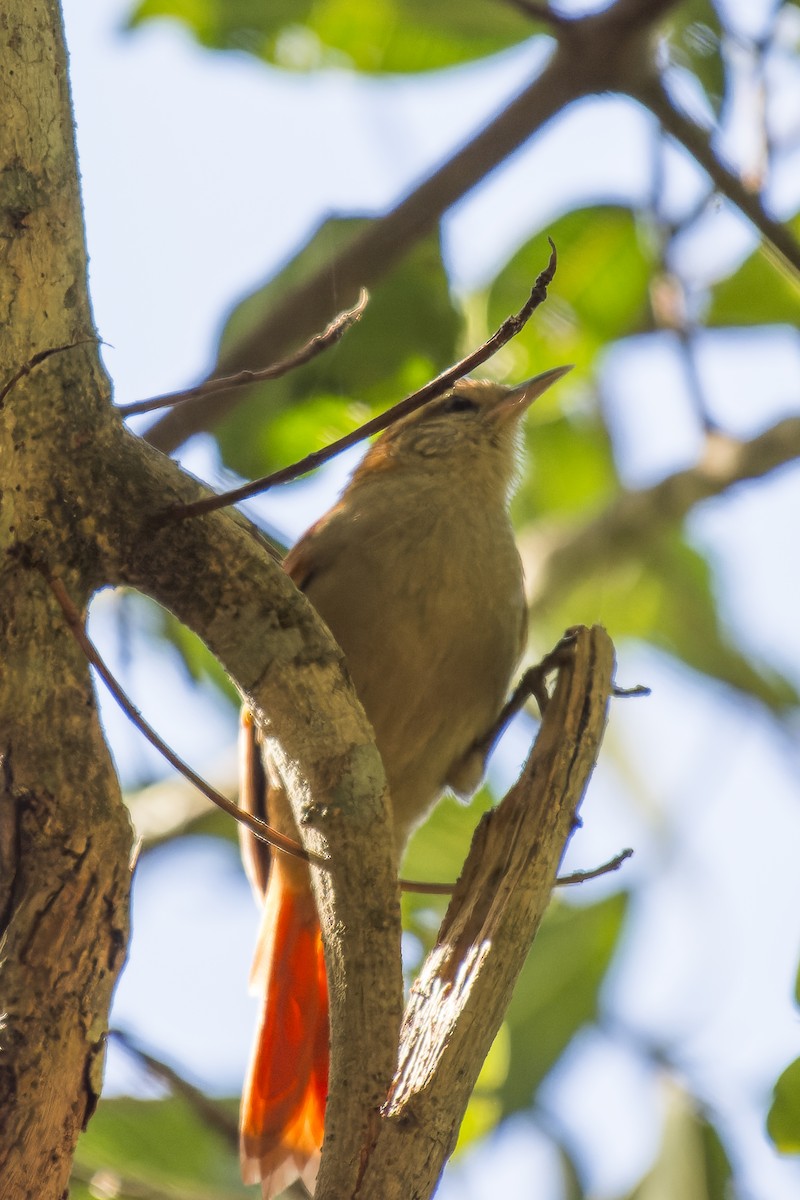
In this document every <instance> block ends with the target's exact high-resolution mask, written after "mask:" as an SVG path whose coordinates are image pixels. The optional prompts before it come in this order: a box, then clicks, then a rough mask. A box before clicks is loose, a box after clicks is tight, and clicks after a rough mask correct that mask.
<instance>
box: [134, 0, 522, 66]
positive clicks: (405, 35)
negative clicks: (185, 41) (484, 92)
mask: <svg viewBox="0 0 800 1200" xmlns="http://www.w3.org/2000/svg"><path fill="white" fill-rule="evenodd" d="M157 17H170V18H172V19H174V20H177V21H181V22H182V23H183V24H184V25H186V26H187V27H188V28H189V30H190V31H191V32H192V33H193V34H194V36H195V37H196V38H197V40H198V41H199V42H200V43H201V44H202V45H204V46H208V47H209V48H211V49H216V50H246V51H247V52H248V53H250V54H254V55H257V56H258V57H260V58H263V59H265V60H266V61H267V62H270V63H274V64H275V66H278V67H282V68H284V69H285V70H295V71H297V70H300V71H309V70H315V69H318V68H321V67H331V66H334V67H352V68H354V69H356V70H359V71H366V72H378V71H387V72H388V71H391V72H408V71H430V70H434V69H439V68H442V67H447V66H452V65H454V64H456V63H461V62H468V61H470V60H472V59H476V58H484V57H485V56H486V55H489V54H494V53H496V52H497V51H499V50H504V49H507V48H508V47H509V46H514V45H516V44H517V43H519V42H522V41H524V40H525V39H526V38H529V37H530V36H531V34H532V33H534V32H536V31H537V30H541V29H543V28H545V27H544V26H543V25H542V24H541V22H538V21H535V20H532V19H531V18H530V17H528V16H526V15H523V14H522V13H520V12H518V11H517V10H516V9H514V7H513V6H512V5H510V4H506V5H495V4H489V5H487V4H486V3H484V2H483V0H437V3H436V4H429V3H427V2H426V0H370V3H369V4H364V3H363V2H362V0H315V2H312V0H296V2H295V3H289V2H288V0H282V2H281V0H272V2H271V3H269V4H265V3H264V2H263V0H140V3H139V4H138V5H137V7H136V8H135V9H134V12H133V14H132V15H131V17H130V21H129V26H131V27H133V26H136V25H139V24H141V23H143V22H144V21H147V20H152V19H153V18H157Z"/></svg>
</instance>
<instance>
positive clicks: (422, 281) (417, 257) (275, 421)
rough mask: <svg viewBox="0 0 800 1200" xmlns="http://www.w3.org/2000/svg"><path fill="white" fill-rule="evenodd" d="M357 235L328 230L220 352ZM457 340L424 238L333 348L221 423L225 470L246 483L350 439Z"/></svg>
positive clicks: (249, 308) (457, 325)
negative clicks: (345, 437) (350, 434)
mask: <svg viewBox="0 0 800 1200" xmlns="http://www.w3.org/2000/svg"><path fill="white" fill-rule="evenodd" d="M363 227H364V222H363V221H361V220H331V221H327V222H325V224H324V225H322V226H321V227H320V228H319V229H318V230H317V231H316V233H314V235H313V236H312V237H311V238H310V240H309V241H308V242H307V243H306V245H305V246H303V247H302V249H301V250H300V251H299V253H298V254H296V255H295V256H294V257H293V258H292V260H291V262H289V263H288V264H287V265H286V267H284V268H283V270H281V271H280V272H279V274H277V275H276V276H275V277H274V278H273V279H271V280H270V282H269V283H268V284H267V285H266V286H265V287H263V288H261V289H260V290H259V291H258V292H256V293H254V294H253V295H251V296H249V297H248V298H247V299H246V300H244V301H243V302H242V303H241V304H240V305H239V306H238V307H237V308H236V309H235V310H234V312H233V313H232V314H231V317H230V318H229V320H228V323H227V325H226V327H225V330H224V332H223V335H222V345H223V347H224V346H226V345H229V344H231V343H233V342H235V341H237V340H239V339H240V338H242V337H244V336H246V335H247V333H248V332H249V331H250V330H251V329H252V328H253V327H254V326H256V325H258V324H259V323H260V322H261V320H262V319H263V317H264V315H265V314H266V313H268V312H271V311H275V310H279V309H280V306H281V304H282V302H283V299H284V297H285V296H286V294H287V292H289V291H291V290H292V289H293V288H294V287H296V286H297V285H298V284H299V283H300V282H302V281H304V280H305V279H307V278H308V277H309V276H310V275H311V274H312V273H314V272H315V271H316V270H317V269H318V268H319V265H320V264H321V263H327V262H330V261H331V259H332V258H333V257H334V255H335V253H336V252H337V250H339V249H340V248H341V247H342V246H343V245H344V244H346V243H347V242H348V241H350V240H351V239H352V238H353V236H354V235H355V234H357V233H358V232H359V231H360V230H361V229H362V228H363ZM460 331H461V316H460V313H458V312H457V311H456V309H455V307H454V305H453V302H452V299H451V296H450V289H449V283H448V279H447V275H446V273H445V270H444V266H443V264H442V259H441V253H440V249H439V241H438V237H428V238H425V239H424V240H423V241H421V242H418V243H417V245H416V246H415V247H414V249H413V250H412V251H411V253H410V254H408V255H407V256H406V257H405V258H404V259H403V261H402V263H400V264H399V265H398V266H397V267H396V268H395V269H394V270H393V271H391V272H390V274H389V275H388V276H387V277H386V278H385V279H384V280H383V281H382V282H381V283H380V284H378V286H377V287H375V288H374V290H373V291H372V293H371V295H370V302H369V304H368V306H367V309H366V312H365V313H364V315H363V316H362V318H361V320H360V321H359V322H358V324H357V325H356V326H355V327H354V328H352V329H350V330H349V331H348V332H347V333H346V334H345V336H344V338H343V339H342V341H341V342H339V343H338V345H336V346H335V347H333V348H331V349H330V350H328V351H326V352H325V353H324V354H322V355H320V356H319V357H318V358H316V359H314V360H313V361H312V362H310V363H308V364H306V365H305V366H304V367H300V368H299V369H298V370H296V371H292V372H291V373H290V374H289V375H286V376H284V377H283V378H282V379H277V380H273V381H272V382H270V383H266V384H262V385H261V386H260V387H257V388H254V389H253V390H252V393H251V395H250V397H249V398H248V400H247V402H246V403H244V404H241V405H239V406H238V408H237V409H236V411H235V412H234V413H233V415H232V416H230V417H228V418H227V419H226V420H225V421H223V422H222V423H221V425H220V426H219V427H218V429H217V430H216V433H217V437H218V440H219V445H220V450H221V453H222V455H223V458H224V460H225V462H226V464H227V465H228V466H229V467H231V468H232V469H233V470H235V471H238V472H239V473H240V474H242V475H245V476H247V477H250V478H252V477H255V476H257V475H262V474H265V473H266V472H267V471H269V470H271V469H273V468H274V467H276V466H280V465H283V464H285V463H286V462H287V461H289V462H291V461H294V460H295V459H297V458H299V457H300V456H301V455H303V454H305V453H307V452H308V451H310V450H314V449H318V448H319V447H320V446H321V445H325V444H326V443H327V442H328V441H330V440H332V439H333V438H334V437H338V436H340V435H341V434H343V433H346V432H349V431H350V430H351V429H354V428H356V427H357V426H358V425H359V424H361V423H363V421H365V420H366V419H367V418H368V417H369V416H370V415H371V413H372V411H374V410H377V409H380V408H386V407H388V406H389V405H390V404H392V403H394V402H395V401H397V400H400V399H402V397H403V396H404V395H405V394H406V393H407V392H410V391H413V390H414V389H415V388H417V387H420V386H421V385H422V384H423V383H425V382H427V380H428V379H429V378H431V376H433V375H435V374H437V373H438V371H440V370H441V369H442V368H443V367H445V366H448V365H449V364H450V363H451V362H452V361H454V359H455V358H456V357H457V349H458V340H459V335H460ZM306 405H308V406H309V408H308V411H307V412H306V413H305V414H304V413H303V408H304V406H306Z"/></svg>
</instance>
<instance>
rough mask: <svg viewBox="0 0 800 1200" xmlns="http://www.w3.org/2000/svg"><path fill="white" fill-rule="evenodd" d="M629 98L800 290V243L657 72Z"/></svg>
mask: <svg viewBox="0 0 800 1200" xmlns="http://www.w3.org/2000/svg"><path fill="white" fill-rule="evenodd" d="M627 90H628V94H629V95H630V96H631V97H632V98H633V99H634V100H638V101H639V103H640V104H643V105H644V106H645V108H649V109H650V112H652V114H653V115H654V116H655V117H656V118H657V119H658V121H659V122H660V124H661V126H662V127H663V128H664V129H665V130H666V132H667V133H669V134H671V136H672V137H673V138H675V140H676V141H677V142H679V143H680V144H681V145H682V146H683V147H684V149H685V150H688V151H689V153H690V154H691V155H692V157H693V158H694V159H695V161H696V162H697V163H699V165H700V166H701V167H702V168H703V170H704V171H705V172H706V173H707V174H708V176H709V177H710V179H711V182H712V183H713V184H714V187H715V188H716V189H717V191H719V192H721V193H722V195H723V196H726V197H727V199H728V200H730V201H731V203H732V204H735V205H736V207H737V208H738V209H739V211H740V212H741V213H743V214H744V216H745V217H747V219H748V220H749V221H751V222H752V224H753V225H754V226H755V227H756V229H757V230H758V231H759V233H760V234H761V236H762V237H763V238H764V239H765V240H766V242H767V243H768V245H769V246H771V247H772V248H773V249H774V251H775V253H776V255H777V256H778V258H779V260H780V262H781V263H782V265H783V266H784V268H785V270H786V271H787V272H788V273H789V275H790V276H791V277H792V278H793V279H794V281H795V283H796V284H797V285H798V286H800V243H798V241H797V239H796V238H795V237H793V236H792V233H791V231H790V230H789V229H788V228H787V226H786V225H782V224H781V222H780V221H776V220H775V218H774V217H771V216H770V215H769V213H768V212H767V210H766V209H765V208H764V205H763V202H762V200H761V196H760V195H759V193H758V192H756V191H752V190H751V189H749V188H747V187H746V186H745V185H744V183H743V182H742V180H741V179H740V178H739V176H738V175H736V174H734V172H733V171H731V170H730V168H729V167H727V166H726V165H725V164H724V163H723V162H722V161H721V160H720V158H719V157H718V155H717V153H716V151H715V150H714V149H713V147H712V145H711V139H710V136H709V134H708V132H707V131H706V130H705V129H703V128H702V127H701V126H700V125H697V124H695V122H694V121H692V120H691V119H690V118H689V117H688V116H686V114H685V113H682V112H681V111H680V110H679V109H678V108H676V106H675V105H674V103H673V101H672V99H671V97H670V95H669V93H668V91H667V89H666V88H665V87H664V84H663V82H662V81H661V77H660V76H659V75H658V74H656V73H655V72H653V73H651V74H650V75H649V76H647V77H645V78H642V79H640V80H639V81H637V82H636V83H635V84H634V86H633V87H631V88H629V89H627Z"/></svg>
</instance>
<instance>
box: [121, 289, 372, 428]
mask: <svg viewBox="0 0 800 1200" xmlns="http://www.w3.org/2000/svg"><path fill="white" fill-rule="evenodd" d="M368 300H369V293H368V292H367V290H366V288H362V289H361V294H360V295H359V297H358V302H357V304H355V305H354V307H353V308H348V309H345V311H344V312H341V313H339V315H338V316H336V317H334V319H333V320H332V321H331V323H330V324H329V325H328V326H327V328H325V329H324V330H323V331H322V333H316V334H314V336H313V337H312V338H311V339H310V340H309V341H307V342H306V344H305V345H304V346H301V347H300V349H299V350H296V351H295V353H294V354H290V355H289V356H288V358H282V359H281V360H280V361H279V362H275V363H272V364H271V365H270V366H268V367H261V368H260V370H258V371H240V372H239V373H238V375H227V376H225V378H224V379H207V380H206V381H205V383H200V384H198V385H197V387H192V388H186V389H185V390H184V391H180V392H168V393H166V394H165V395H163V396H152V397H151V398H150V399H149V400H135V401H134V402H133V403H132V404H119V405H117V412H119V413H120V414H121V415H122V416H123V417H133V416H136V415H137V414H139V413H148V412H155V410H156V409H158V408H170V407H171V406H172V405H175V404H186V403H187V402H188V401H190V400H200V399H202V397H203V396H213V395H214V394H215V393H216V392H227V391H230V390H231V389H233V388H240V387H249V385H250V384H253V383H264V382H265V381H266V380H268V379H280V377H281V376H282V375H288V373H289V372H290V371H294V370H295V369H296V368H297V367H302V366H304V365H305V363H307V362H311V360H312V359H313V358H317V356H318V355H320V354H322V353H323V351H325V350H327V349H328V347H329V346H335V345H336V343H337V342H338V341H340V340H341V338H342V337H343V336H344V335H345V333H347V330H348V329H350V328H351V327H352V326H353V325H355V323H356V321H358V320H359V318H360V317H361V314H362V313H363V312H364V309H365V308H366V307H367V302H368Z"/></svg>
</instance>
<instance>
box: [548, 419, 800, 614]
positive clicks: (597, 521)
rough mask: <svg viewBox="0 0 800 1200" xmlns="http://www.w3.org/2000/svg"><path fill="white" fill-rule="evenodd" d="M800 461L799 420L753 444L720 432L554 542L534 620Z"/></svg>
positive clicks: (781, 424)
mask: <svg viewBox="0 0 800 1200" xmlns="http://www.w3.org/2000/svg"><path fill="white" fill-rule="evenodd" d="M798 458H800V417H787V418H786V419H785V420H783V421H778V422H777V424H775V425H772V426H770V428H769V429H765V430H764V432H763V433H760V434H758V435H757V436H756V437H754V438H752V439H751V440H750V441H747V442H742V441H739V440H738V439H737V438H733V437H729V436H727V435H724V434H721V433H713V434H710V435H709V436H708V438H707V439H706V443H705V449H704V455H703V458H702V460H701V461H700V462H699V463H697V465H696V466H694V467H689V468H687V470H685V471H677V472H676V473H675V474H674V475H669V476H667V478H666V479H662V480H661V481H660V482H659V483H656V484H654V485H653V487H650V488H643V489H642V490H641V491H636V492H623V493H622V495H620V496H618V497H617V498H616V499H615V500H612V501H611V503H610V504H609V505H608V507H607V508H606V509H604V510H603V512H601V513H599V514H598V515H597V516H596V517H594V518H592V519H591V520H589V521H587V522H586V523H585V524H583V525H581V526H580V527H579V528H577V529H576V528H569V529H565V530H564V531H563V532H562V533H561V534H560V535H555V536H554V537H553V538H548V540H547V543H546V544H545V546H544V547H542V548H541V549H540V550H539V552H538V554H539V566H540V568H541V570H540V571H538V572H537V577H536V581H535V583H534V585H533V589H532V594H531V595H530V596H529V597H528V602H529V606H530V611H531V614H532V615H535V614H536V613H537V612H543V611H547V610H548V609H549V608H550V606H551V605H553V604H555V603H557V599H558V597H559V596H560V595H562V594H563V591H564V589H565V588H567V587H569V586H570V585H571V583H572V581H573V580H574V579H575V578H577V577H578V576H577V575H576V572H578V575H581V576H582V577H583V578H588V576H589V574H590V573H591V572H595V571H598V570H600V569H601V568H602V567H603V566H604V565H605V564H606V563H610V562H616V563H618V562H619V561H620V557H621V556H628V555H632V554H636V553H638V547H639V546H640V544H641V540H642V539H643V538H647V539H652V538H653V537H654V536H655V535H656V533H657V531H658V530H659V529H660V528H663V527H664V526H667V525H672V524H677V523H678V522H680V521H682V520H683V518H684V517H685V516H686V514H687V513H688V512H689V511H690V510H691V509H693V508H694V507H695V505H696V504H699V503H700V502H701V501H702V500H708V499H710V498H711V497H712V496H718V495H720V494H721V493H722V492H725V491H727V490H728V489H729V488H731V487H733V486H735V485H736V484H738V483H743V482H745V481H746V480H749V479H759V478H761V477H763V476H764V475H769V474H770V473H771V472H772V471H774V470H776V469H777V468H778V467H781V466H785V465H787V464H789V463H792V462H794V461H795V460H797V459H798Z"/></svg>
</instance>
